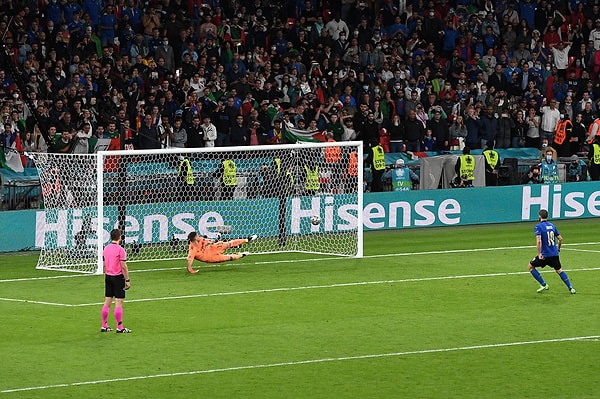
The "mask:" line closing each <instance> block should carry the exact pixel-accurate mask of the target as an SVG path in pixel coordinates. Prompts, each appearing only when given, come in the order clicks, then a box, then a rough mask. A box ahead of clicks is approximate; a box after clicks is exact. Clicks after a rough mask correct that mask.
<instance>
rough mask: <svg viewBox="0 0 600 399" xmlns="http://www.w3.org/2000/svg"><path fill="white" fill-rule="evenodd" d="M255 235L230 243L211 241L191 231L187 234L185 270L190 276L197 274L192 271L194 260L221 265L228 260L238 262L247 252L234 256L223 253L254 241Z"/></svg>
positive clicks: (195, 271)
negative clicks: (187, 248) (187, 244)
mask: <svg viewBox="0 0 600 399" xmlns="http://www.w3.org/2000/svg"><path fill="white" fill-rule="evenodd" d="M257 237H258V236H257V235H251V236H250V237H248V238H240V239H237V240H231V241H221V240H218V239H217V240H212V239H210V238H206V237H203V236H201V235H199V234H198V233H196V232H195V231H192V232H191V233H190V234H188V242H189V244H190V245H189V253H188V257H187V269H188V272H190V273H191V274H196V273H198V271H197V270H194V269H192V264H193V263H194V259H196V260H199V261H201V262H205V263H221V262H227V261H230V260H238V259H241V258H243V257H244V256H246V255H248V253H247V252H237V253H234V254H225V253H224V252H225V251H226V250H227V249H229V248H233V247H239V246H241V245H243V244H246V243H249V242H251V241H254V240H256V238H257Z"/></svg>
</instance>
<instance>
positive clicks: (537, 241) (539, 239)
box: [535, 235, 544, 259]
mask: <svg viewBox="0 0 600 399" xmlns="http://www.w3.org/2000/svg"><path fill="white" fill-rule="evenodd" d="M535 247H536V248H537V252H538V258H540V259H543V258H544V257H543V256H542V236H541V235H536V236H535Z"/></svg>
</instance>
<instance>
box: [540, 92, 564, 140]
mask: <svg viewBox="0 0 600 399" xmlns="http://www.w3.org/2000/svg"><path fill="white" fill-rule="evenodd" d="M544 104H547V101H546V102H544ZM556 105H557V101H556V100H554V99H552V100H550V105H544V106H543V107H541V108H540V112H541V114H542V122H541V124H540V137H541V138H542V140H543V139H548V142H549V143H551V142H552V140H554V133H555V132H556V126H557V125H558V121H559V120H560V111H559V110H558V108H557V107H556Z"/></svg>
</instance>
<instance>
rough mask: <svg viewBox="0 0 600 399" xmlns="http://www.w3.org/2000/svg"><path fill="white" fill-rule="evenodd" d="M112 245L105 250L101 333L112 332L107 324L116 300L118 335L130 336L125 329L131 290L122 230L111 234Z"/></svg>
mask: <svg viewBox="0 0 600 399" xmlns="http://www.w3.org/2000/svg"><path fill="white" fill-rule="evenodd" d="M110 239H111V243H110V244H108V245H107V246H106V247H105V248H104V252H103V254H102V255H103V256H102V257H103V259H104V287H105V288H104V292H105V295H104V296H105V298H104V305H103V306H102V328H101V329H100V332H110V331H112V328H110V327H109V326H108V324H107V321H108V313H109V312H110V305H111V304H112V302H113V298H114V300H115V310H114V315H115V320H116V322H117V333H120V334H128V333H130V332H131V330H130V329H128V328H125V327H123V300H124V299H125V290H128V289H129V288H131V283H130V282H129V269H128V268H127V254H126V253H125V249H124V248H123V247H122V246H121V239H122V236H121V230H119V229H114V230H113V231H111V232H110Z"/></svg>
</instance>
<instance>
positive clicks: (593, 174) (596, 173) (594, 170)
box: [588, 136, 600, 181]
mask: <svg viewBox="0 0 600 399" xmlns="http://www.w3.org/2000/svg"><path fill="white" fill-rule="evenodd" d="M588 158H589V160H590V167H589V171H590V178H591V179H592V180H594V181H598V180H600V136H596V137H595V138H594V142H593V144H592V145H591V147H590V151H589V152H588Z"/></svg>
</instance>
